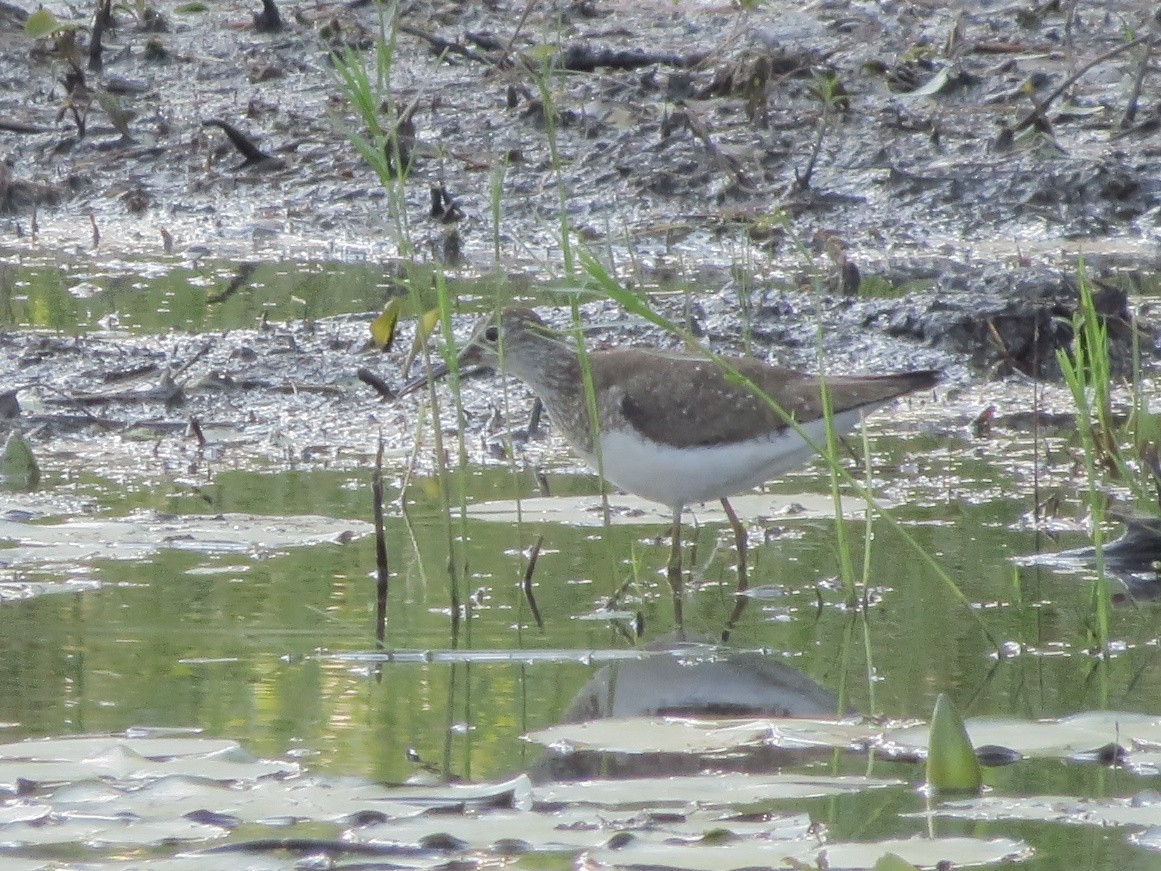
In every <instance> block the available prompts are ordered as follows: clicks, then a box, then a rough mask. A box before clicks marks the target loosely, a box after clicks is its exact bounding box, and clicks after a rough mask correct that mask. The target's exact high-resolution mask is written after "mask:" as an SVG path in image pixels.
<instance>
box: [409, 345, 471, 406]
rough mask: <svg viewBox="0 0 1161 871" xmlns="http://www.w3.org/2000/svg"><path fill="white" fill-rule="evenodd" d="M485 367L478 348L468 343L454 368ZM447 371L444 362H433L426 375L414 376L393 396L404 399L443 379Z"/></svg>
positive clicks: (463, 369)
mask: <svg viewBox="0 0 1161 871" xmlns="http://www.w3.org/2000/svg"><path fill="white" fill-rule="evenodd" d="M485 365H487V361H486V360H485V359H484V357H483V354H482V353H481V349H480V346H479V345H477V344H476V343H475V342H469V343H468V344H467V345H465V346H464V349H463V350H462V351H460V354H459V357H457V358H456V368H457V369H459V371H461V372H463V371H465V370H469V369H477V368H480V367H483V366H485ZM449 371H450V369H449V368H448V365H447V362H446V361H445V360H442V359H440V360H438V361H435V362H433V363H432V364H431V369H430V370H429V371H428V372H427V373H425V374H423V375H416V376H415V377H414V378H412V379H411V380H410V381H408V382H407V383H405V384H404V385H403V386H402V387H400V388H399V392H398V393H396V394H395V395H396V396H397V397H404V396H407V395H408V394H411V393H414V392H415V391H417V390H419V389H420V388H422V387H426V386H427V385H428V384H431V383H433V382H435V381H438V380H439V379H440V378H443V377H444V376H445V375H447V373H448V372H449Z"/></svg>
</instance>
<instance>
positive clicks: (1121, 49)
mask: <svg viewBox="0 0 1161 871" xmlns="http://www.w3.org/2000/svg"><path fill="white" fill-rule="evenodd" d="M1154 39H1155V37H1154V36H1153V35H1152V34H1150V35H1149V36H1138V37H1137V38H1136V39H1133V40H1130V41H1129V42H1126V43H1124V44H1123V45H1118V46H1117V47H1116V48H1112V49H1109V50H1108V51H1106V52H1105V53H1104V54H1102V55H1098V56H1097V57H1095V58H1093V59H1092V60H1090V61H1089V62H1088V63H1086V64H1085V65H1084V66H1082V67H1081V68H1080V69H1078V70H1077V71H1076V72H1074V73H1073V74H1072V75H1071V76H1069V77H1068V78H1067V79H1065V80H1064V81H1063V82H1061V83H1060V85H1059V86H1058V87H1057V88H1056V89H1055V90H1054V91H1053V92H1052V93H1051V94H1049V95H1048V96H1047V97H1045V98H1044V99H1043V100H1041V101H1040V102H1038V103H1037V104H1036V105H1035V107H1034V108H1033V109H1032V111H1030V112H1029V113H1028V114H1027V115H1025V116H1024V117H1023V118H1021V119H1020V121H1019V123H1017V124H1016V125H1015V126H1014V127H1013V128H1012V132H1013V133H1019V132H1020V131H1021V130H1023V129H1024V128H1025V127H1028V126H1029V125H1031V124H1035V123H1036V121H1037V119H1038V118H1040V117H1041V116H1042V115H1044V113H1045V112H1046V111H1047V110H1048V106H1049V105H1050V104H1051V103H1052V102H1053V101H1055V100H1056V98H1057V97H1059V96H1060V95H1061V94H1063V93H1064V92H1065V91H1067V90H1068V89H1069V88H1071V87H1072V86H1073V85H1074V84H1076V82H1077V81H1078V80H1079V79H1080V77H1081V76H1083V75H1084V74H1085V73H1087V72H1088V71H1089V70H1091V69H1092V68H1093V67H1095V66H1099V65H1100V64H1103V63H1104V62H1105V61H1107V60H1110V59H1112V58H1114V57H1116V56H1117V55H1119V54H1124V53H1125V52H1126V51H1129V50H1130V49H1132V48H1136V47H1137V46H1138V45H1141V44H1143V43H1146V42H1148V43H1149V44H1152V43H1153V41H1154Z"/></svg>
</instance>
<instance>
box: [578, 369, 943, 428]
mask: <svg viewBox="0 0 1161 871" xmlns="http://www.w3.org/2000/svg"><path fill="white" fill-rule="evenodd" d="M590 359H591V360H592V363H593V377H594V381H595V384H596V386H597V388H598V389H605V390H608V391H609V392H610V396H611V397H615V401H616V402H617V403H618V405H617V408H618V409H619V411H620V413H621V415H622V416H623V417H624V419H625V421H626V422H627V423H628V424H629V425H630V426H632V427H633V428H634V429H636V430H637V431H638V432H639V433H640V434H641V435H642V436H644V437H645V438H648V439H651V440H653V441H657V442H661V443H663V444H669V445H673V446H674V447H697V446H710V445H721V444H729V443H730V442H737V441H745V440H747V439H752V438H759V437H761V436H763V435H768V434H771V433H775V432H778V431H779V430H781V429H783V428H784V427H785V426H786V423H785V421H784V419H783V418H782V416H781V415H779V414H778V413H777V412H776V411H775V410H774V409H772V408H771V407H770V406H769V405H768V404H767V403H766V402H765V401H764V400H763V399H761V398H760V397H758V396H756V395H755V394H754V392H753V391H752V390H751V389H750V388H749V387H748V386H747V385H745V384H743V383H738V382H737V381H736V380H733V379H731V378H730V377H729V376H728V375H727V374H726V371H725V370H724V369H723V368H722V367H721V366H720V365H719V364H717V363H715V362H713V361H710V360H705V359H701V358H697V357H683V356H669V355H664V354H655V353H650V352H648V351H638V350H627V351H604V352H597V353H594V354H591V355H590ZM646 360H648V365H647V366H645V365H642V364H643V363H645V362H646ZM730 363H731V365H732V366H734V367H735V368H736V369H737V371H738V372H739V373H740V374H741V375H743V376H745V377H746V378H748V379H749V380H750V381H752V382H753V383H754V384H756V385H757V386H758V387H760V388H761V389H762V390H763V391H764V392H765V393H767V394H768V395H770V396H771V397H772V398H773V399H774V401H775V402H777V403H779V404H780V405H781V406H782V407H783V408H784V409H785V410H786V411H787V412H789V413H791V414H793V415H794V418H795V420H797V421H798V422H800V423H806V422H809V421H812V420H817V419H818V418H820V417H822V403H821V400H820V397H819V387H818V378H817V377H815V376H813V375H808V374H805V373H802V372H795V371H793V370H791V369H782V368H779V367H775V366H770V365H767V364H765V363H762V362H761V361H759V360H752V359H738V360H731V361H730ZM937 380H938V373H935V372H927V371H923V372H907V373H902V374H899V375H883V376H840V377H835V378H829V379H827V384H828V385H829V389H830V397H831V405H832V408H833V410H834V411H835V412H839V411H845V410H847V409H850V408H857V407H859V406H864V405H865V406H875V405H879V404H882V403H883V402H886V401H889V400H891V399H893V398H895V397H896V396H901V395H903V394H904V393H909V392H911V391H912V390H918V389H921V388H923V387H929V386H931V385H932V384H934V383H935V382H936V381H937ZM610 422H611V421H604V422H603V423H604V424H605V425H608V424H609V423H610Z"/></svg>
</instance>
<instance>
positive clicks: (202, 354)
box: [169, 341, 214, 381]
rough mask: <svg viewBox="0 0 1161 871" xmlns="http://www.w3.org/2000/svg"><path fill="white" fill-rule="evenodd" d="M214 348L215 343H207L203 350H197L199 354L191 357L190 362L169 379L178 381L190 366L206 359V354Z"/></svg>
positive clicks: (182, 365) (173, 373) (186, 362)
mask: <svg viewBox="0 0 1161 871" xmlns="http://www.w3.org/2000/svg"><path fill="white" fill-rule="evenodd" d="M213 346H214V343H213V342H212V341H211V342H206V343H205V344H204V345H202V346H201V348H199V349H198V350H197V352H196V353H195V354H194V355H193V356H192V357H190V358H189V359H188V360H186V361H185V362H184V363H182V364H181V365H180V366H178V367H177V368H176V369H175V370H173V371H172V372H170V373H169V377H170V378H171V379H172V380H174V381H176V380H177V379H178V377H179V376H181V375H182V374H183V373H184V372H185V370H186V369H188V368H189V367H190V366H192V365H193V364H194V363H196V362H197V361H198V360H200V359H201V358H202V357H204V356H205V355H206V354H208V353H209V352H210V348H212V347H213Z"/></svg>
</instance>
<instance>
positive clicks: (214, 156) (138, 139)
mask: <svg viewBox="0 0 1161 871" xmlns="http://www.w3.org/2000/svg"><path fill="white" fill-rule="evenodd" d="M94 5H95V4H94ZM205 5H206V7H207V8H205V10H204V11H195V10H200V9H201V6H200V5H192V4H185V5H182V4H173V3H163V4H156V7H155V12H156V13H158V14H147V15H145V16H143V17H142V18H141V19H137V18H135V17H134V16H133V15H132V14H130V13H129V12H128V11H126V10H125V9H123V8H121V7H118V8H117V10H116V11H115V13H114V21H113V24H114V26H113V27H112V28H110V29H107V30H105V32H104V34H103V36H102V43H103V46H104V51H103V53H102V58H103V60H102V69H101V70H100V71H99V72H97V71H93V70H91V69H89V68H88V67H89V60H88V59H89V56H90V53H89V51H88V49H89V42H90V40H91V30H90V25H91V21H80V22H78V23H79V24H80V25H81V27H80V28H79V30H78V31H77V42H78V47H77V50H76V54H75V57H76V60H77V64H78V70H75V71H73V72H71V73H70V68H69V63H68V61H67V59H66V53H65V52H63V51H62V50H59V48H58V49H54V48H53V43H52V41H51V40H45V39H42V40H33V39H31V38H29V37H28V36H26V35H25V34H24V32H23V28H22V19H23V16H22V15H21V12H25V13H27V12H31V11H33V5H32V4H12V3H6V4H5V5H4V7H3V14H0V76H2V77H3V81H4V83H5V87H4V93H5V96H4V97H3V98H0V107H2V109H3V111H2V115H3V118H4V123H3V125H2V126H0V149H2V150H3V154H4V157H5V159H6V168H7V171H6V172H5V174H4V175H3V177H0V206H2V207H3V211H5V212H6V213H7V214H8V215H9V217H7V218H6V219H4V220H3V222H2V223H0V227H3V233H4V235H5V236H6V237H7V241H8V243H10V244H12V245H14V246H16V247H17V248H23V247H25V246H29V247H36V246H38V245H39V246H50V247H51V248H52V249H53V250H57V251H60V250H62V247H61V246H65V247H64V248H63V250H64V251H69V250H70V249H71V250H72V251H75V252H76V253H78V254H80V253H83V252H86V251H91V250H92V249H94V247H95V248H97V249H98V250H99V251H111V250H112V251H121V252H123V251H127V250H133V251H138V252H145V253H149V252H155V253H158V254H160V253H161V252H162V251H163V249H164V248H165V246H166V245H167V244H172V245H173V247H174V248H175V250H178V251H181V250H183V248H189V247H191V246H192V247H195V248H197V249H198V250H201V249H202V248H206V249H209V250H211V251H215V252H219V253H224V254H231V253H236V252H238V251H239V250H245V249H247V248H250V247H251V246H254V245H257V246H259V247H260V248H262V249H263V250H265V251H266V252H267V255H268V256H271V257H276V256H280V255H284V254H286V253H291V254H300V255H301V254H303V253H308V252H309V253H312V254H317V253H320V252H321V253H323V254H327V253H329V254H331V255H333V256H374V257H389V256H395V255H398V254H404V255H407V256H411V255H415V256H419V257H421V258H425V257H433V256H444V255H445V254H448V255H450V256H451V257H452V259H454V260H457V262H462V265H464V266H465V267H467V268H469V269H471V268H477V269H484V268H491V267H492V265H493V261H494V239H495V236H496V234H497V233H498V236H499V247H500V261H501V265H502V266H504V267H506V268H508V267H513V266H516V265H519V266H520V267H522V268H526V269H528V270H531V271H533V272H535V273H540V274H559V272H560V270H561V266H562V253H561V244H560V243H561V237H560V226H561V225H560V221H559V220H558V216H559V214H560V210H561V207H562V206H561V202H562V198H563V202H564V209H565V212H566V213H567V216H568V225H569V228H570V241H571V243H572V244H573V245H577V244H580V243H583V244H585V245H587V246H589V247H590V248H591V249H592V250H594V251H595V252H597V253H599V254H603V255H604V256H606V257H607V258H608V259H609V260H610V262H612V263H614V264H616V265H617V266H618V268H619V269H620V270H621V271H622V272H626V271H629V272H631V273H632V275H631V276H630V275H627V274H626V275H623V276H622V277H634V278H643V279H647V280H649V279H653V278H656V277H666V276H677V277H681V278H686V279H691V280H695V281H696V280H697V279H698V278H699V277H702V276H705V275H707V273H706V270H707V269H708V270H710V272H709V273H708V275H709V276H711V277H712V276H713V274H714V273H713V272H712V268H713V267H715V266H716V267H718V268H719V269H723V270H724V269H728V268H731V267H738V266H742V267H744V268H745V269H746V271H747V272H748V273H750V274H753V275H757V276H763V275H781V276H782V277H783V278H784V279H787V278H788V279H789V280H790V281H791V282H797V281H800V280H801V279H802V276H803V274H813V272H814V271H815V269H816V267H814V266H812V265H811V263H810V262H809V261H810V260H817V261H818V263H819V264H821V265H820V266H818V267H817V268H818V269H821V268H822V266H825V267H826V268H827V269H831V270H833V271H834V272H835V274H836V278H835V281H836V283H837V284H838V286H842V287H845V288H846V289H848V290H853V289H854V288H855V287H857V284H858V277H859V274H860V273H861V275H862V277H863V278H866V277H867V276H869V275H872V274H880V273H888V274H890V273H891V272H892V271H893V270H896V269H898V268H899V267H900V266H902V268H903V270H904V271H909V270H911V269H914V268H915V267H916V265H917V264H926V265H928V267H929V268H935V269H937V270H939V271H942V269H943V264H945V263H948V262H950V263H970V262H980V261H983V262H991V261H1002V262H1015V260H1016V259H1017V258H1021V257H1023V258H1029V257H1030V258H1033V259H1035V260H1037V261H1038V262H1039V261H1044V262H1050V263H1054V264H1057V265H1059V264H1060V263H1061V262H1067V261H1070V260H1071V258H1072V256H1073V255H1074V254H1075V253H1076V252H1083V251H1087V252H1088V253H1089V256H1090V259H1091V258H1096V259H1098V260H1110V259H1111V260H1112V261H1115V262H1116V263H1118V264H1126V263H1127V264H1129V265H1131V266H1133V267H1135V268H1140V269H1146V270H1151V269H1152V268H1153V266H1154V261H1155V259H1156V250H1155V249H1156V233H1157V230H1156V222H1157V210H1158V205H1159V204H1161V123H1159V122H1158V111H1159V107H1158V105H1157V104H1156V101H1155V94H1156V93H1157V88H1156V76H1157V71H1156V69H1155V61H1152V57H1151V56H1150V55H1148V54H1147V52H1146V48H1147V47H1148V46H1147V40H1148V39H1149V38H1151V34H1152V33H1153V32H1154V31H1153V30H1152V26H1153V23H1152V18H1151V16H1152V13H1153V12H1154V7H1153V6H1152V5H1151V4H1148V3H1144V2H1113V3H1102V4H1067V3H1062V4H1056V3H1042V4H1033V3H1022V2H1017V3H1015V4H992V3H984V2H973V3H964V4H952V5H950V6H949V5H947V4H942V3H903V2H899V3H895V2H892V3H883V4H872V5H868V4H863V3H854V2H827V3H818V4H813V5H811V6H809V7H807V8H802V7H801V6H800V4H788V3H782V2H770V3H763V2H757V3H753V4H740V5H739V6H730V5H727V4H710V3H694V2H683V3H677V4H675V3H673V2H668V0H666V2H655V3H637V4H615V3H603V2H588V0H585V2H573V3H550V4H539V3H536V4H527V8H525V4H521V3H515V4H513V3H451V2H436V3H418V2H417V3H406V4H403V5H402V6H401V7H400V11H399V16H398V19H397V23H398V27H397V29H396V30H395V31H394V32H395V43H394V55H393V58H394V65H393V68H392V71H391V86H392V87H391V89H390V90H389V92H388V91H385V92H384V96H386V95H387V94H388V93H389V94H390V97H391V101H392V103H393V105H394V107H395V110H396V112H397V113H398V114H400V115H406V116H407V118H408V120H409V122H410V125H409V126H408V127H407V128H406V130H405V131H403V132H405V133H406V136H404V137H402V138H403V141H404V144H405V148H406V150H407V152H408V153H409V156H410V157H411V158H412V165H411V171H410V175H409V177H408V179H407V181H406V183H405V184H404V185H403V186H402V188H401V190H402V194H401V200H400V201H401V202H402V203H403V205H402V206H400V205H399V202H392V198H391V197H389V196H388V194H387V192H386V191H385V190H384V188H383V186H382V185H381V184H380V182H379V180H378V178H377V177H376V176H375V174H374V173H373V172H372V171H371V170H370V169H369V167H368V166H367V165H366V163H365V162H364V161H363V160H362V159H361V158H360V157H359V155H358V153H357V152H356V150H355V148H354V147H353V146H352V144H351V142H350V138H349V135H350V134H351V133H353V132H359V131H361V130H363V125H362V123H361V122H360V121H359V120H358V119H357V118H356V116H355V114H354V113H353V112H352V110H351V108H350V106H349V104H348V101H347V100H346V98H345V97H344V96H343V92H342V88H341V87H340V84H339V78H338V76H337V75H336V73H335V71H334V67H333V64H332V62H331V53H332V52H333V51H336V50H345V49H352V50H354V51H355V52H356V54H357V55H358V56H360V57H362V58H364V59H366V60H367V62H368V63H373V62H374V50H373V45H374V43H375V39H376V37H377V35H378V34H379V33H380V28H379V21H380V19H379V13H378V12H377V10H376V8H375V7H374V6H373V5H370V4H365V3H349V4H333V3H324V2H297V3H296V2H283V3H282V4H281V15H280V19H281V26H280V27H277V28H274V29H273V30H271V28H269V27H268V26H267V27H258V26H256V25H255V23H254V20H253V15H254V14H255V13H258V12H260V11H261V7H260V4H259V3H258V2H257V0H253V2H247V3H242V2H225V3H213V4H205ZM48 8H49V9H51V10H53V11H54V12H55V13H56V14H57V16H58V17H59V18H60V19H61V20H70V19H69V14H70V12H72V13H73V14H74V15H75V14H76V12H75V7H67V6H65V5H63V4H53V3H50V4H48ZM73 20H75V19H73ZM1133 37H1136V38H1135V39H1133ZM546 64H547V65H548V66H547V67H546ZM546 69H548V70H549V72H547V73H546V72H545V70H546ZM78 72H79V74H80V75H81V76H83V84H78V83H77V81H76V79H77V77H78ZM70 77H71V78H70ZM1138 81H1140V83H1141V88H1140V96H1139V97H1138V98H1137V99H1136V100H1134V85H1135V84H1136V83H1137V82H1138ZM70 87H71V88H72V90H71V91H70V90H68V89H69V88H70ZM546 100H547V102H546ZM207 121H213V122H219V121H220V122H225V123H227V124H229V125H232V126H234V127H236V128H237V129H239V130H240V131H242V132H244V133H246V134H247V135H248V136H250V137H251V139H252V141H253V143H254V145H255V148H256V149H257V150H258V152H260V153H261V154H262V155H264V156H266V157H268V158H269V160H261V159H256V158H255V155H254V154H252V153H249V154H247V156H246V157H245V158H244V157H243V156H242V155H239V154H238V153H237V152H236V151H235V150H234V149H233V148H232V147H231V146H230V145H229V143H228V140H227V137H226V136H225V135H224V134H223V132H222V130H221V129H218V128H215V127H212V126H206V123H205V122H207ZM549 121H551V124H549V123H548V122H549ZM82 127H83V131H82V129H81V128H82ZM550 127H551V134H552V135H551V136H550V129H549V128H550ZM82 133H83V135H82ZM552 138H554V139H555V145H556V156H555V158H554V157H553V154H552V148H551V142H550V139H552ZM494 186H496V187H495V188H494ZM433 189H434V190H435V191H437V192H438V198H433V194H432V190H433ZM494 190H497V191H499V194H498V203H499V212H500V220H499V226H498V227H497V226H496V225H495V223H494V221H493V207H494V204H495V203H496V200H497V197H495V196H494V193H493V191H494ZM433 204H435V205H436V206H438V208H436V207H433ZM34 216H35V217H34ZM162 230H164V231H165V233H166V234H168V236H169V238H170V239H171V240H172V243H169V242H166V241H163V235H162ZM453 234H454V236H453ZM800 242H805V243H806V244H807V247H808V249H809V247H811V246H813V247H814V248H815V249H816V250H817V252H818V253H817V254H815V255H814V256H813V258H810V257H807V256H806V255H805V253H804V251H803V250H802V248H801V247H800ZM852 266H853V267H854V269H855V272H854V273H852V272H851V267H852Z"/></svg>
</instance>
